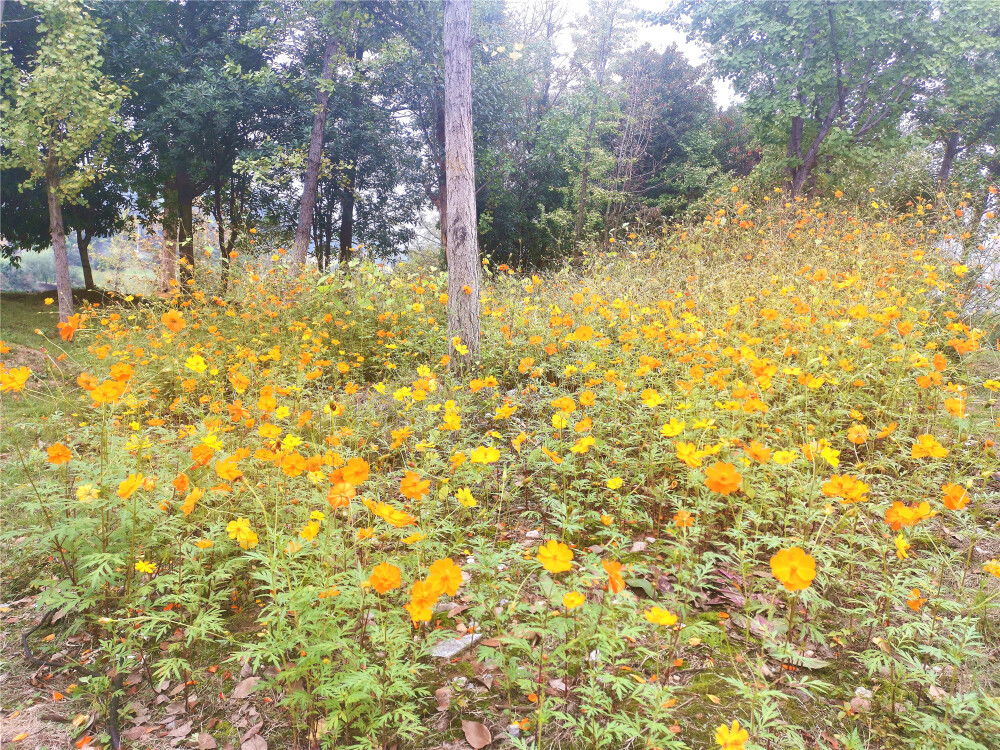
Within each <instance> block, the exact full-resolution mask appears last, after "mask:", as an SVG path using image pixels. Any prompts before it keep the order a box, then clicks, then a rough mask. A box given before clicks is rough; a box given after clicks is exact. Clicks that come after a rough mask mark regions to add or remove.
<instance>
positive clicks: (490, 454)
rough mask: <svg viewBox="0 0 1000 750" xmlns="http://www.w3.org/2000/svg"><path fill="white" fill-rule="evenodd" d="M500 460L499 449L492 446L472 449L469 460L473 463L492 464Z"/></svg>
mask: <svg viewBox="0 0 1000 750" xmlns="http://www.w3.org/2000/svg"><path fill="white" fill-rule="evenodd" d="M499 460H500V451H498V450H497V449H496V448H493V447H489V448H487V447H485V446H482V445H481V446H479V447H478V448H475V449H474V450H473V451H472V455H471V456H469V462H470V463H474V464H493V463H496V462H497V461H499Z"/></svg>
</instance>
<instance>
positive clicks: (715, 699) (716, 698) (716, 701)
mask: <svg viewBox="0 0 1000 750" xmlns="http://www.w3.org/2000/svg"><path fill="white" fill-rule="evenodd" d="M705 697H706V698H708V699H709V700H710V701H712V703H714V704H715V705H716V706H718V705H719V704H720V703H722V701H721V700H719V696H717V695H712V694H711V693H705Z"/></svg>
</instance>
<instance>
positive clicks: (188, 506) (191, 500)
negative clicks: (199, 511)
mask: <svg viewBox="0 0 1000 750" xmlns="http://www.w3.org/2000/svg"><path fill="white" fill-rule="evenodd" d="M204 494H205V491H204V490H203V489H201V488H200V487H195V488H194V489H193V490H191V493H190V494H189V495H188V496H187V497H185V498H184V504H183V505H181V512H183V513H184V515H185V516H190V515H191V513H192V512H193V511H194V506H195V505H197V504H198V501H199V500H201V498H202V496H203V495H204Z"/></svg>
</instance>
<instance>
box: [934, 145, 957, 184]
mask: <svg viewBox="0 0 1000 750" xmlns="http://www.w3.org/2000/svg"><path fill="white" fill-rule="evenodd" d="M958 152H959V141H958V133H952V134H951V136H950V137H949V138H948V140H947V141H945V144H944V157H943V158H942V159H941V169H940V171H939V172H938V190H939V191H943V190H944V189H945V187H946V186H947V185H948V178H949V177H950V176H951V168H952V167H953V166H954V164H955V157H956V156H958Z"/></svg>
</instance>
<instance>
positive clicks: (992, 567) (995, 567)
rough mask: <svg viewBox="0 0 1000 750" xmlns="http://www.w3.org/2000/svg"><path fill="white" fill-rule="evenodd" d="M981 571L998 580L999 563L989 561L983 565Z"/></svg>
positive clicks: (999, 575)
mask: <svg viewBox="0 0 1000 750" xmlns="http://www.w3.org/2000/svg"><path fill="white" fill-rule="evenodd" d="M983 570H984V571H986V572H987V573H989V574H990V575H991V576H995V577H996V578H1000V561H998V560H990V561H989V562H988V563H986V564H985V565H983Z"/></svg>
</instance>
